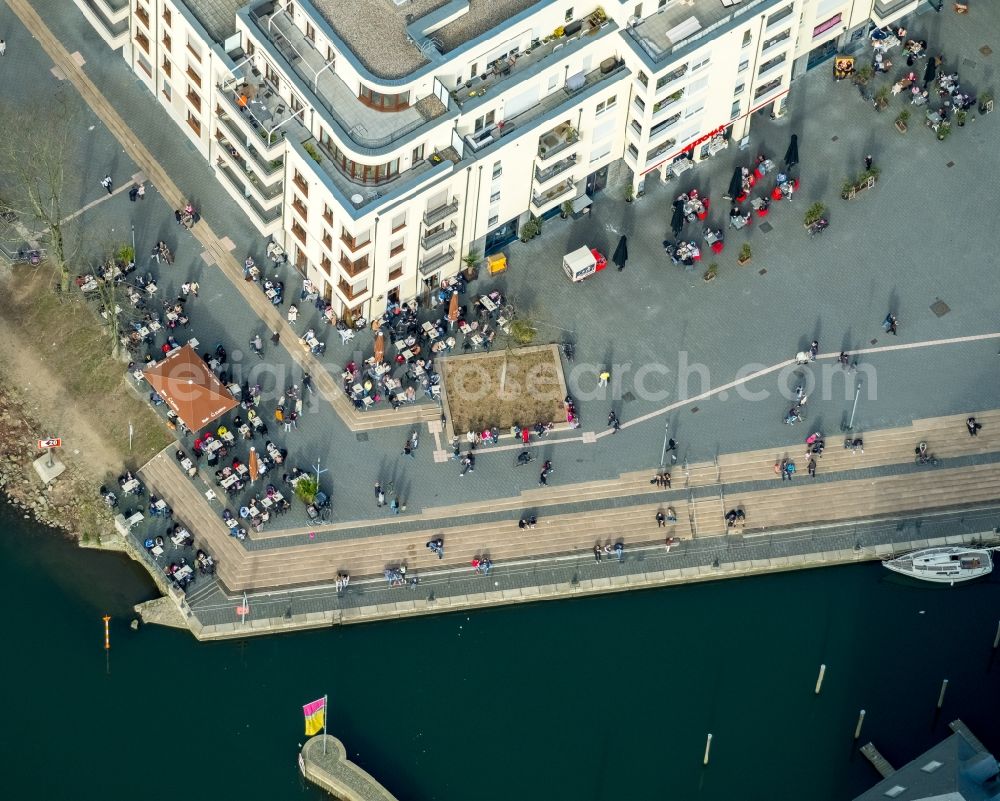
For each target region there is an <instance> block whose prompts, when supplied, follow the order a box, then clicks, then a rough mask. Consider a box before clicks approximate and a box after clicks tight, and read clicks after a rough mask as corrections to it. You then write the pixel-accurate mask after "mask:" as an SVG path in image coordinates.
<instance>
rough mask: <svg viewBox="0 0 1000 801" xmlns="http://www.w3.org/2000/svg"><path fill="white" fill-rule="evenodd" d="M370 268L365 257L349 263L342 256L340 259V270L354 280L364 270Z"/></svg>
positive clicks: (348, 260)
mask: <svg viewBox="0 0 1000 801" xmlns="http://www.w3.org/2000/svg"><path fill="white" fill-rule="evenodd" d="M369 267H371V264H370V263H369V261H368V257H367V256H363V257H362V258H360V259H358V260H357V261H351V260H350V259H347V258H346V257H344V256H341V257H340V269H342V270H343V271H344V272H345V273H347V274H348V275H349V276H351V278H356V277H357V276H359V275H361V273H363V272H364V271H365V270H367V269H368V268H369Z"/></svg>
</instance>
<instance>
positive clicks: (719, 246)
mask: <svg viewBox="0 0 1000 801" xmlns="http://www.w3.org/2000/svg"><path fill="white" fill-rule="evenodd" d="M725 246H726V245H725V243H724V242H713V243H712V252H713V253H714V254H715V255H717V256H718V255H719V254H720V253H722V250H723V248H725Z"/></svg>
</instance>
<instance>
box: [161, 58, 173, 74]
mask: <svg viewBox="0 0 1000 801" xmlns="http://www.w3.org/2000/svg"><path fill="white" fill-rule="evenodd" d="M170 70H171V67H170V59H169V58H167V57H166V56H164V57H163V74H164V75H166V76H167V77H168V78H169V77H170Z"/></svg>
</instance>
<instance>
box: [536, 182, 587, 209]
mask: <svg viewBox="0 0 1000 801" xmlns="http://www.w3.org/2000/svg"><path fill="white" fill-rule="evenodd" d="M575 187H576V184H575V183H574V182H573V179H572V178H567V179H566V180H565V181H562V182H560V183H558V184H556V185H555V186H553V187H552V188H551V189H549V190H548V191H546V192H542V193H541V194H533V195H532V196H531V205H533V206H534V207H535V208H536V209H543V208H544V207H546V206H548V205H549V204H550V203H552V201H554V200H557V199H558V198H560V197H562V196H563V195H565V194H567V193H568V192H571V191H573V190H574V189H575Z"/></svg>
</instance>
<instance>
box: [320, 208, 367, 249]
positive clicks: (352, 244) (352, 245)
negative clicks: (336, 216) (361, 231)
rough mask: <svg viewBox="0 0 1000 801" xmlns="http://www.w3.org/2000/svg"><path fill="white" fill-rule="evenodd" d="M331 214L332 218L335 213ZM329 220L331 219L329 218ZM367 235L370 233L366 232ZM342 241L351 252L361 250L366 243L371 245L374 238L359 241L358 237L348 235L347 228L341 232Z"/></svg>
mask: <svg viewBox="0 0 1000 801" xmlns="http://www.w3.org/2000/svg"><path fill="white" fill-rule="evenodd" d="M330 216H331V219H332V217H333V215H330ZM323 219H326V218H325V217H324V218H323ZM328 222H329V220H328ZM365 236H368V235H367V234H365ZM340 241H341V242H343V243H344V244H345V245H347V248H348V250H350V251H351V253H355V252H356V251H359V250H361V248H363V247H365V246H366V245H370V244H371V241H372V240H371V238H370V237H369V238H368V239H365V240H362V241H359V240H358V238H357V237H351V236H348V235H347V231H346V230H341V232H340Z"/></svg>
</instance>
